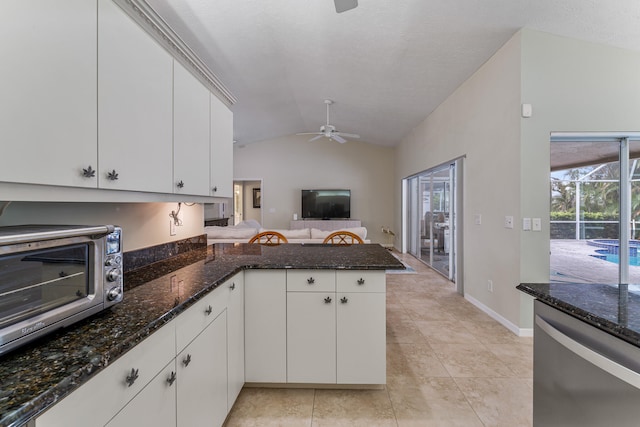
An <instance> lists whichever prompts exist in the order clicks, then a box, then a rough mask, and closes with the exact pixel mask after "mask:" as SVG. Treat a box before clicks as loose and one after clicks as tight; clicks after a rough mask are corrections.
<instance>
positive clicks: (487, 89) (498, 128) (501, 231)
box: [395, 35, 521, 326]
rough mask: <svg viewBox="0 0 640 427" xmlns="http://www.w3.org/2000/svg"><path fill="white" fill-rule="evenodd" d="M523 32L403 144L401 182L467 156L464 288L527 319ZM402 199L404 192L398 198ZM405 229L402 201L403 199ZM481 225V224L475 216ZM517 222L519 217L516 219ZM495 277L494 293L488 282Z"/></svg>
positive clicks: (510, 318)
mask: <svg viewBox="0 0 640 427" xmlns="http://www.w3.org/2000/svg"><path fill="white" fill-rule="evenodd" d="M519 105H520V37H519V35H516V36H515V37H514V38H512V39H511V40H510V41H509V42H507V43H506V44H505V45H504V46H503V47H502V48H501V49H500V50H499V51H498V52H497V53H496V54H495V55H494V56H493V57H492V58H491V59H490V60H489V61H487V62H486V63H485V64H484V65H483V66H482V67H481V68H480V69H479V70H478V71H477V72H476V73H475V74H474V75H473V76H472V77H471V78H469V79H468V80H467V81H466V82H465V83H463V84H462V85H461V86H460V87H459V88H458V89H457V90H456V91H455V92H454V93H453V94H452V95H451V96H450V97H449V98H448V99H447V100H446V101H445V102H444V103H442V104H441V105H440V106H439V107H438V108H437V109H436V110H435V111H434V112H433V113H432V114H431V115H429V116H428V117H427V118H426V119H425V120H424V121H423V122H422V123H421V124H420V125H419V126H418V127H416V128H415V129H414V130H413V131H412V133H411V135H409V136H408V137H407V138H405V139H404V140H403V141H402V142H401V143H400V145H399V146H398V147H397V155H396V156H397V157H396V159H397V160H396V175H395V182H397V183H399V182H400V181H401V180H402V179H403V178H405V177H407V176H410V175H412V174H415V173H417V172H420V171H422V170H425V169H428V168H431V167H433V166H436V165H439V164H441V163H444V162H446V161H449V160H452V159H454V158H457V157H460V156H466V159H465V162H464V165H465V166H464V167H465V171H464V182H463V191H464V195H463V197H464V202H463V203H464V218H462V221H463V229H464V247H463V258H464V272H463V275H464V277H463V282H464V287H465V288H464V289H465V295H466V296H467V297H470V298H473V299H474V300H476V301H478V302H479V303H480V304H482V305H484V306H485V307H487V308H488V309H489V310H492V311H494V312H496V313H498V314H499V315H500V316H502V317H503V318H504V319H506V321H507V322H508V323H510V324H511V326H516V325H519V323H520V298H521V296H520V294H521V293H520V292H519V291H517V290H516V289H515V287H516V285H517V284H518V283H519V280H520V235H519V231H518V228H517V227H516V228H515V229H506V228H504V217H505V216H506V215H512V216H514V217H515V218H519V216H520V144H519V141H520V120H519V111H520V107H519ZM397 200H398V199H397ZM396 206H397V208H396V228H399V221H400V219H401V218H400V217H401V215H400V211H399V210H398V209H399V206H400V203H399V201H398V202H397V203H396ZM476 214H480V215H482V224H481V225H475V224H474V220H473V218H474V215H476ZM516 224H517V221H516ZM488 280H492V281H493V289H494V291H493V293H491V292H489V291H488V289H487V281H488Z"/></svg>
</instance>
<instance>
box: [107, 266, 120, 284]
mask: <svg viewBox="0 0 640 427" xmlns="http://www.w3.org/2000/svg"><path fill="white" fill-rule="evenodd" d="M119 278H120V270H118V269H117V268H112V269H111V270H109V271H108V272H107V280H108V281H110V282H115V281H117V280H118V279H119Z"/></svg>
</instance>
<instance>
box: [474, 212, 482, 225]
mask: <svg viewBox="0 0 640 427" xmlns="http://www.w3.org/2000/svg"><path fill="white" fill-rule="evenodd" d="M473 221H474V222H475V223H476V225H480V224H482V215H480V214H475V215H474V216H473Z"/></svg>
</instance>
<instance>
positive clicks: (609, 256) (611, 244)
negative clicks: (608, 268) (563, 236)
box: [587, 239, 640, 266]
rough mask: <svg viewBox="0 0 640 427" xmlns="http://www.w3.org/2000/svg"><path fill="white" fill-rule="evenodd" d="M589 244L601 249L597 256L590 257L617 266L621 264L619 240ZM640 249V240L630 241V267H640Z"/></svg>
mask: <svg viewBox="0 0 640 427" xmlns="http://www.w3.org/2000/svg"><path fill="white" fill-rule="evenodd" d="M587 244H588V245H590V246H595V247H598V248H601V249H596V252H597V255H590V256H592V257H594V258H598V259H601V260H604V261H609V262H613V263H615V264H619V263H620V256H619V253H620V245H619V243H618V240H617V239H595V240H589V241H587ZM638 248H640V240H629V265H634V266H640V257H639V256H638V255H639V253H638Z"/></svg>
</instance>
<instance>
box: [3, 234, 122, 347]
mask: <svg viewBox="0 0 640 427" xmlns="http://www.w3.org/2000/svg"><path fill="white" fill-rule="evenodd" d="M122 298H123V281H122V230H121V229H120V227H116V226H113V225H103V226H61V225H26V226H10V227H0V354H3V353H6V352H7V351H9V350H12V349H14V348H16V347H18V346H20V345H23V344H26V343H27V342H29V341H31V340H33V339H34V338H37V337H39V336H41V335H43V334H45V333H48V332H50V331H52V330H55V329H58V328H61V327H63V326H68V325H70V324H72V323H74V322H77V321H78V320H81V319H83V318H85V317H87V316H90V315H92V314H95V313H98V312H100V311H102V310H104V309H105V308H107V307H110V306H112V305H114V304H116V303H118V302H120V301H122Z"/></svg>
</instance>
